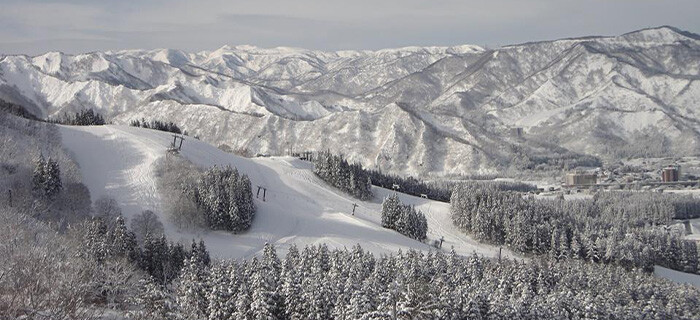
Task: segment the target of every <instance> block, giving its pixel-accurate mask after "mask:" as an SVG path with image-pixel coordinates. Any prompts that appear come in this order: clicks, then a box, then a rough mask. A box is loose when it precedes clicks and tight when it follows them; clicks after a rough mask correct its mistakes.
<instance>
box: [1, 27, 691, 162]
mask: <svg viewBox="0 0 700 320" xmlns="http://www.w3.org/2000/svg"><path fill="white" fill-rule="evenodd" d="M699 79H700V36H698V35H695V34H692V33H689V32H684V31H680V30H678V29H675V28H672V27H659V28H651V29H644V30H639V31H635V32H631V33H627V34H624V35H620V36H615V37H585V38H575V39H563V40H556V41H543V42H533V43H525V44H519V45H512V46H506V47H502V48H499V49H485V48H481V47H478V46H456V47H407V48H400V49H386V50H379V51H338V52H322V51H313V50H304V49H296V48H274V49H262V48H257V47H251V46H236V47H228V46H224V47H222V48H220V49H218V50H215V51H211V52H209V51H203V52H198V53H188V52H183V51H179V50H170V49H163V50H126V51H116V52H92V53H86V54H78V55H69V54H63V53H60V52H49V53H46V54H43V55H40V56H35V57H29V56H24V55H7V56H0V99H2V100H5V101H8V102H12V103H16V104H20V105H22V106H24V107H25V108H26V109H27V110H29V111H30V112H31V113H33V114H35V115H36V116H38V117H42V118H47V117H56V116H58V115H60V114H62V113H63V112H74V111H77V110H80V109H84V108H92V109H95V110H97V111H99V112H100V113H102V114H103V115H104V116H105V118H107V119H108V120H111V121H113V122H114V123H122V124H127V123H128V122H129V121H131V120H133V119H140V118H146V119H148V120H151V119H157V120H164V121H172V122H175V123H176V124H178V125H179V126H180V127H182V128H183V129H185V130H187V131H188V132H189V133H190V135H197V136H198V137H200V138H201V139H203V140H207V141H209V142H211V143H213V144H215V145H226V146H228V147H230V148H231V149H232V150H236V151H246V152H248V153H250V154H255V153H268V154H284V153H286V152H288V150H290V149H291V150H294V151H305V150H326V149H329V150H331V151H333V152H335V153H342V154H345V155H346V156H347V157H348V158H350V159H351V160H355V161H360V162H362V164H363V165H365V166H367V167H370V168H379V169H381V170H382V171H388V172H394V173H407V174H415V175H451V174H485V173H493V172H511V171H513V170H515V171H519V170H553V169H562V168H571V167H575V166H579V165H582V166H585V165H590V164H596V163H598V161H599V160H612V159H617V158H620V157H642V156H671V155H697V154H698V153H700V152H699V151H700V83H699V82H698V80H699Z"/></svg>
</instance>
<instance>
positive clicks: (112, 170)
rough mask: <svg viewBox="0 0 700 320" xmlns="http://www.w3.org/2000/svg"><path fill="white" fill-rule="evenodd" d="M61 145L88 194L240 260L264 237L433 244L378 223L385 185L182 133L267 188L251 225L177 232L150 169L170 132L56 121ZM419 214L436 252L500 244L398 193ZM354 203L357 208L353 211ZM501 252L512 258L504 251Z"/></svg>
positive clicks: (386, 248)
mask: <svg viewBox="0 0 700 320" xmlns="http://www.w3.org/2000/svg"><path fill="white" fill-rule="evenodd" d="M60 132H61V136H62V141H63V145H64V147H65V148H66V149H68V150H69V152H70V153H71V154H72V155H73V156H74V158H75V160H76V161H77V162H78V164H79V166H80V171H81V173H82V176H83V183H85V184H86V185H87V186H88V188H89V189H90V193H91V196H92V198H93V200H94V199H97V198H99V197H100V196H103V195H107V196H110V197H113V198H115V199H116V200H117V202H119V204H120V205H121V207H122V210H123V213H124V216H125V217H126V218H127V219H130V218H131V217H133V216H134V215H135V214H137V213H139V212H141V211H143V210H146V209H149V210H153V211H154V212H156V213H157V214H158V215H159V217H160V219H161V221H162V222H163V224H164V226H165V231H166V235H167V236H168V238H169V239H171V240H175V241H181V242H184V243H189V241H191V239H193V238H196V239H199V238H201V239H203V240H204V241H205V243H206V245H207V247H208V248H209V250H210V251H211V253H212V254H213V255H214V256H216V257H219V258H246V257H250V256H253V255H256V254H258V253H259V252H260V251H261V250H262V247H263V245H264V244H265V243H266V242H270V243H274V244H275V245H276V246H277V248H278V250H279V252H280V253H282V254H284V253H286V251H287V250H286V249H287V248H288V247H289V245H291V244H292V243H294V244H296V245H297V246H299V247H303V246H306V245H310V244H321V243H326V244H327V245H328V246H329V247H331V248H343V247H347V248H350V247H352V246H353V245H355V244H357V243H359V244H360V245H362V247H363V248H364V249H365V250H368V251H370V252H373V253H375V254H385V253H392V252H396V251H397V250H399V249H403V250H405V249H409V248H413V249H419V250H435V249H434V248H432V247H431V246H429V245H427V244H424V243H421V242H418V241H415V240H412V239H410V238H407V237H405V236H402V235H401V234H399V233H397V232H395V231H393V230H389V229H384V228H382V227H381V224H380V221H381V217H380V212H381V202H382V199H383V198H384V197H386V196H387V195H388V194H389V193H390V192H393V191H390V190H386V189H383V188H377V187H373V189H372V191H373V192H374V195H375V197H374V199H373V200H371V201H359V200H356V199H354V198H352V197H350V196H348V195H346V194H344V193H343V192H341V191H339V190H337V189H335V188H333V187H330V186H329V185H327V184H326V183H325V182H323V181H322V180H320V179H319V178H318V177H316V176H315V175H314V174H313V171H312V164H311V163H309V162H305V161H302V160H299V159H296V158H292V157H271V158H254V159H248V158H242V157H238V156H235V155H233V154H230V153H226V152H224V151H222V150H219V149H218V148H216V147H213V146H211V145H209V144H207V143H205V142H202V141H199V140H195V139H192V138H187V137H186V138H185V139H186V140H185V142H184V144H183V148H182V152H181V155H182V156H184V157H186V158H187V159H189V160H190V161H192V162H193V163H195V164H197V165H199V166H202V167H209V166H213V165H227V164H230V165H232V166H235V167H236V168H238V170H239V171H241V172H243V173H245V174H247V175H248V176H249V177H250V180H251V182H252V186H253V191H254V192H255V191H256V189H257V187H256V186H263V187H266V188H267V197H266V201H264V202H263V201H262V199H255V201H256V203H255V205H256V207H257V212H256V216H255V219H254V221H253V225H252V227H251V228H250V229H249V230H248V231H246V232H244V233H241V234H231V233H229V232H223V231H199V232H192V231H184V230H178V228H177V227H176V226H175V225H174V224H173V223H171V222H170V219H169V218H168V217H167V216H166V213H164V212H163V211H162V210H161V208H162V205H161V199H160V197H159V195H158V191H157V184H156V180H155V176H154V173H153V165H154V162H155V161H156V160H157V159H158V158H160V157H163V156H165V154H166V146H167V145H169V143H170V142H171V141H172V136H171V134H170V133H166V132H160V131H156V130H149V129H142V128H135V127H126V126H114V125H106V126H80V127H78V126H60ZM400 198H401V201H402V202H404V203H409V204H413V205H415V206H416V208H417V209H419V210H421V211H423V212H424V213H425V214H426V218H427V220H428V226H429V230H428V241H427V242H428V243H430V242H432V241H433V240H435V239H439V238H440V237H444V244H443V250H446V251H447V250H450V249H451V248H452V247H454V249H455V251H456V252H457V253H459V254H462V255H468V254H472V253H474V252H476V253H477V254H479V255H484V256H492V257H495V256H497V255H498V251H499V249H498V248H497V247H492V246H488V245H484V244H480V243H478V242H476V241H475V240H473V239H471V238H469V237H468V236H466V235H465V234H463V233H461V232H460V231H459V230H457V229H456V228H455V227H454V226H453V225H452V222H451V221H450V217H449V204H447V203H442V202H436V201H430V200H427V199H422V198H419V197H413V196H409V195H405V194H400ZM353 203H357V204H358V205H359V207H358V208H357V210H356V213H355V215H352V214H351V213H352V207H353ZM503 255H504V256H511V257H512V256H513V255H512V254H511V253H509V252H507V251H506V250H504V251H503Z"/></svg>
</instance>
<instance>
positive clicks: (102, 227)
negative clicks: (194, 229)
mask: <svg viewBox="0 0 700 320" xmlns="http://www.w3.org/2000/svg"><path fill="white" fill-rule="evenodd" d="M143 215H144V214H141V216H143ZM146 215H148V214H146ZM144 221H145V219H144V218H143V217H141V218H138V216H137V217H135V218H134V219H133V221H132V223H131V226H132V229H133V228H138V227H139V225H140V224H142V223H144ZM82 230H83V232H82V234H83V235H82V239H81V246H80V248H81V250H80V255H81V256H82V257H84V258H86V259H90V260H92V261H95V262H96V263H97V264H103V263H106V262H108V261H111V260H115V259H117V260H119V259H125V260H126V261H128V262H130V263H131V264H132V265H133V266H135V267H138V269H140V270H142V271H144V272H145V273H146V274H148V275H149V276H150V278H151V279H152V281H155V282H156V283H158V284H160V285H167V284H169V283H170V282H171V281H172V280H173V279H175V278H177V277H178V275H179V274H180V270H181V269H182V267H183V266H184V261H185V260H187V259H189V258H191V257H192V256H194V257H196V259H199V260H201V261H202V262H203V263H205V264H206V265H208V264H209V263H210V261H211V259H210V257H209V252H208V251H207V249H206V246H205V245H204V242H203V241H201V240H200V242H199V243H197V242H195V241H194V240H192V247H191V250H189V251H187V250H185V248H184V246H183V245H182V244H180V243H173V242H168V240H167V239H166V237H165V235H164V234H163V233H162V230H160V231H159V230H157V229H156V230H153V232H148V233H146V234H145V235H143V236H142V238H141V239H139V237H137V233H136V232H134V231H132V230H129V229H127V227H126V224H125V222H124V219H123V218H122V217H121V215H118V216H117V217H116V218H115V219H114V220H113V221H109V220H105V219H104V217H103V216H96V217H95V218H93V219H90V220H88V221H87V222H86V223H85V226H84V227H83V228H82Z"/></svg>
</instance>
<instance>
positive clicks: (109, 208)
mask: <svg viewBox="0 0 700 320" xmlns="http://www.w3.org/2000/svg"><path fill="white" fill-rule="evenodd" d="M93 208H94V210H95V217H97V218H100V219H102V221H104V222H105V224H107V227H108V228H109V229H110V230H111V229H113V227H114V223H115V222H116V221H117V218H118V217H120V216H121V215H122V209H121V208H120V207H119V204H118V203H117V200H114V198H111V197H108V196H102V197H100V198H99V199H97V200H95V204H94V205H93Z"/></svg>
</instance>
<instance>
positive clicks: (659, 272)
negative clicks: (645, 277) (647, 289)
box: [654, 266, 700, 288]
mask: <svg viewBox="0 0 700 320" xmlns="http://www.w3.org/2000/svg"><path fill="white" fill-rule="evenodd" d="M654 275H655V276H657V277H660V278H665V279H668V280H671V281H673V282H675V283H687V284H690V285H692V286H694V287H696V288H700V275H697V274H692V273H685V272H680V271H676V270H671V269H667V268H664V267H660V266H654Z"/></svg>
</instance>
